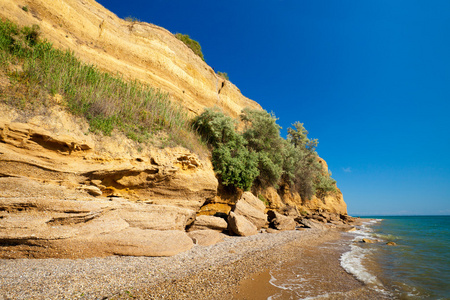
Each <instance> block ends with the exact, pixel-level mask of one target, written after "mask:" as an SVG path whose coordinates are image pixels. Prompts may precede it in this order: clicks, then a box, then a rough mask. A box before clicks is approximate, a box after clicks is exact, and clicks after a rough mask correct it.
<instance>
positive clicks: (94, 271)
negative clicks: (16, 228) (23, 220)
mask: <svg viewBox="0 0 450 300" xmlns="http://www.w3.org/2000/svg"><path fill="white" fill-rule="evenodd" d="M340 237H341V232H340V231H338V230H334V229H330V230H324V231H321V230H315V229H308V230H295V231H283V232H279V233H260V234H257V235H253V236H249V237H226V238H225V239H224V241H223V242H221V243H218V244H216V245H212V246H198V245H195V246H194V247H193V248H192V249H191V250H189V251H187V252H184V253H180V254H178V255H175V256H172V257H127V256H111V257H106V258H89V259H76V260H71V259H17V260H0V299H131V298H137V299H230V298H232V296H233V293H234V292H235V290H236V288H237V286H238V284H239V282H241V281H242V280H243V279H245V278H248V277H249V276H251V275H252V274H255V273H257V272H260V271H262V270H267V269H271V268H273V267H277V266H280V265H283V264H288V263H289V262H292V261H293V259H294V258H295V254H296V253H297V252H299V251H297V250H300V249H301V247H302V246H306V245H307V246H308V247H314V246H317V245H320V244H323V243H324V242H327V241H331V240H337V239H339V238H340ZM300 252H301V251H300ZM355 282H356V280H355Z"/></svg>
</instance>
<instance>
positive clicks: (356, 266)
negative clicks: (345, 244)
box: [340, 245, 377, 284]
mask: <svg viewBox="0 0 450 300" xmlns="http://www.w3.org/2000/svg"><path fill="white" fill-rule="evenodd" d="M350 247H351V250H350V251H348V252H345V253H344V254H342V256H341V258H340V260H341V266H342V267H343V268H344V270H345V271H347V272H348V273H350V274H353V275H354V276H355V277H356V278H357V279H358V280H360V281H362V282H364V283H367V284H375V283H376V282H377V278H376V276H374V275H372V274H370V273H369V272H368V271H367V269H366V268H365V267H364V266H363V264H362V260H363V259H364V257H365V256H366V254H367V253H368V252H369V251H370V250H369V249H363V248H361V247H358V246H356V245H351V246H350Z"/></svg>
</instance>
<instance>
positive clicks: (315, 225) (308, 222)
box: [300, 219, 327, 230]
mask: <svg viewBox="0 0 450 300" xmlns="http://www.w3.org/2000/svg"><path fill="white" fill-rule="evenodd" d="M300 224H302V225H304V226H305V227H306V228H312V229H319V230H325V229H327V227H326V226H325V225H324V224H323V223H320V222H319V221H316V220H313V219H303V220H301V221H300Z"/></svg>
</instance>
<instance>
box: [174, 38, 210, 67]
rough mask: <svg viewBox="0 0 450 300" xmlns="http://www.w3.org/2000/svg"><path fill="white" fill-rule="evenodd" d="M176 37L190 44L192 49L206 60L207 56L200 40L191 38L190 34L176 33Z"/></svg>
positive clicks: (187, 44)
mask: <svg viewBox="0 0 450 300" xmlns="http://www.w3.org/2000/svg"><path fill="white" fill-rule="evenodd" d="M175 37H176V38H177V39H179V40H180V41H182V42H183V43H184V44H185V45H186V46H188V47H189V48H190V49H191V50H192V51H194V53H195V54H197V55H198V56H200V58H201V59H202V60H203V61H204V60H205V58H204V57H203V53H202V47H201V46H200V44H199V42H197V41H195V40H193V39H191V38H190V37H189V35H187V34H182V33H177V34H175Z"/></svg>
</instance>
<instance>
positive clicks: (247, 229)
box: [228, 212, 258, 236]
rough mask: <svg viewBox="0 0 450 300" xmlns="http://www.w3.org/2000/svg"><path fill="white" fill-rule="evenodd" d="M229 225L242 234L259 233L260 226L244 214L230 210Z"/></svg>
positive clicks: (235, 231) (232, 229) (236, 232)
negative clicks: (257, 226)
mask: <svg viewBox="0 0 450 300" xmlns="http://www.w3.org/2000/svg"><path fill="white" fill-rule="evenodd" d="M228 226H229V229H231V231H233V232H234V233H235V234H237V235H240V236H249V235H254V234H257V233H258V228H256V226H255V225H254V224H253V223H252V222H250V221H249V220H247V219H246V218H245V217H244V216H241V215H238V214H235V213H234V212H230V214H229V215H228Z"/></svg>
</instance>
